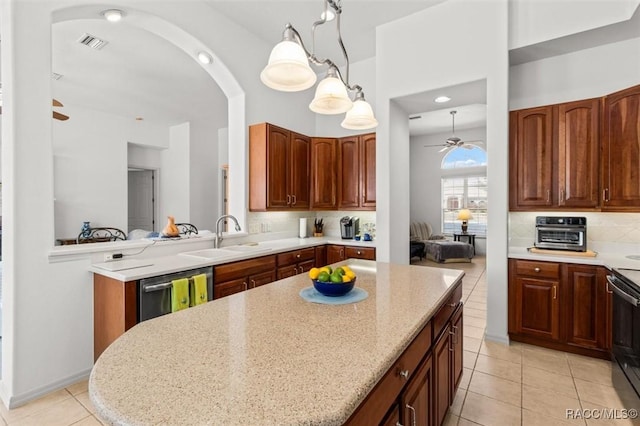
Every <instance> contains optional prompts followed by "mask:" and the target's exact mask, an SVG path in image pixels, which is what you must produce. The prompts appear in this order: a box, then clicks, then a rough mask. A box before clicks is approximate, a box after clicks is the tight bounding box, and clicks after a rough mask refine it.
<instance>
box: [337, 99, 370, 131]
mask: <svg viewBox="0 0 640 426" xmlns="http://www.w3.org/2000/svg"><path fill="white" fill-rule="evenodd" d="M341 125H342V127H344V128H345V129H350V130H366V129H373V128H375V127H377V126H378V120H376V118H375V117H374V116H373V110H372V109H371V105H369V102H367V101H365V100H364V98H363V99H357V98H356V100H355V102H354V103H353V108H351V109H350V110H349V111H347V114H346V116H345V118H344V120H343V121H342V124H341Z"/></svg>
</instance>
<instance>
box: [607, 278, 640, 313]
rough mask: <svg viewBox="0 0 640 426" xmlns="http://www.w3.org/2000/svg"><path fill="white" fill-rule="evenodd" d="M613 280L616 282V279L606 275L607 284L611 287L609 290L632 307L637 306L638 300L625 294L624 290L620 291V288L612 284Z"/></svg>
mask: <svg viewBox="0 0 640 426" xmlns="http://www.w3.org/2000/svg"><path fill="white" fill-rule="evenodd" d="M615 280H617V278H616V277H614V276H613V275H607V281H608V282H609V286H610V287H611V290H613V292H614V293H615V294H617V295H618V296H620V297H622V299H624V301H625V302H629V303H631V304H632V305H633V306H638V304H639V302H638V299H636V298H635V297H633V296H631V295H630V294H627V293H626V292H625V291H624V290H622V289H621V288H620V287H618V286H617V285H615V283H614V281H615Z"/></svg>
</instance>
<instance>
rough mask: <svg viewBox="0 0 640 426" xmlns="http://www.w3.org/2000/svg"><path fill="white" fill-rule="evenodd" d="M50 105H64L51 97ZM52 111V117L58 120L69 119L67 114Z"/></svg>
mask: <svg viewBox="0 0 640 426" xmlns="http://www.w3.org/2000/svg"><path fill="white" fill-rule="evenodd" d="M51 105H53V106H54V107H63V106H64V105H62V102H60V101H59V100H57V99H53V100H52V102H51ZM52 112H53V118H55V119H56V120H60V121H66V120H68V119H69V116H68V115H64V114H62V113H59V112H58V111H52ZM0 114H2V106H1V105H0Z"/></svg>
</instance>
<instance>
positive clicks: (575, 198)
mask: <svg viewBox="0 0 640 426" xmlns="http://www.w3.org/2000/svg"><path fill="white" fill-rule="evenodd" d="M599 123H600V99H586V100H582V101H576V102H567V103H563V104H557V105H547V106H542V107H536V108H529V109H524V110H519V111H513V112H511V114H510V120H509V126H510V162H511V165H510V178H509V181H510V208H511V210H536V209H548V208H568V207H572V208H596V207H598V205H599V175H598V167H599V162H598V161H599V140H600V138H599Z"/></svg>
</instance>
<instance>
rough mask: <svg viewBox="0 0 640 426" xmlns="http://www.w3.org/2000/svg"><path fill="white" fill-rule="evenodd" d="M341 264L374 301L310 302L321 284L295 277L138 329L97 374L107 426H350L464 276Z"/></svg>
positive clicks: (99, 406) (93, 390)
mask: <svg viewBox="0 0 640 426" xmlns="http://www.w3.org/2000/svg"><path fill="white" fill-rule="evenodd" d="M340 264H344V265H349V266H350V267H351V269H352V270H353V271H354V272H355V274H356V275H357V281H356V287H359V288H360V289H363V290H365V291H366V292H367V293H368V297H367V298H366V299H365V300H362V301H360V302H357V303H352V304H343V305H328V304H317V303H310V302H307V301H305V300H304V299H302V298H301V296H300V291H301V290H302V289H304V288H306V287H309V286H311V285H312V283H311V280H310V279H309V278H308V277H307V276H306V275H297V276H294V277H291V278H287V279H284V280H280V281H276V282H274V283H272V284H269V285H264V286H261V287H257V288H254V289H251V290H249V291H245V292H242V293H238V294H234V295H232V296H228V297H224V298H222V299H218V300H213V301H211V302H209V303H206V304H204V305H200V306H196V307H193V308H190V309H186V310H183V311H179V312H176V313H173V314H169V315H164V316H161V317H158V318H155V319H152V320H148V321H144V322H141V323H139V324H137V325H136V326H134V327H133V328H131V329H130V330H129V331H127V332H126V333H124V334H123V335H122V336H120V337H119V338H118V339H117V340H116V341H115V342H114V343H113V344H111V345H110V346H109V347H108V348H107V349H106V350H105V351H104V352H103V353H102V355H101V356H100V358H99V359H98V360H97V362H96V364H95V366H94V368H93V370H92V372H91V378H90V380H89V395H90V398H91V401H92V402H93V404H94V405H95V408H96V412H97V414H98V416H99V417H100V418H101V419H102V420H103V421H104V422H105V423H107V424H131V425H146V424H245V425H249V424H251V425H253V424H256V425H257V424H260V425H267V424H313V425H340V424H344V423H345V422H346V421H347V420H348V419H350V417H351V416H352V414H353V413H354V411H356V409H357V408H358V407H359V406H360V405H361V403H362V402H363V401H364V400H365V398H366V397H367V395H369V394H370V393H371V391H372V390H373V389H374V387H375V386H376V384H377V383H378V382H379V381H380V380H381V379H382V378H383V377H385V380H386V376H385V374H386V373H387V372H388V371H389V370H390V369H391V368H392V366H394V363H396V362H397V360H398V358H399V357H400V356H402V357H404V356H405V355H404V354H403V352H405V349H407V347H409V345H412V347H413V346H414V345H413V343H412V342H414V340H417V339H416V336H418V335H420V336H423V335H425V334H424V333H423V331H422V330H425V329H427V328H428V331H429V333H428V338H429V345H428V346H430V345H431V341H430V339H431V329H430V320H431V319H432V317H434V316H435V315H436V313H437V314H438V315H440V311H442V309H440V308H441V307H442V306H443V305H444V304H445V302H450V301H451V300H453V299H452V297H453V293H454V290H455V291H456V295H457V292H458V291H459V290H460V284H461V280H462V277H463V276H464V273H463V272H462V271H458V270H453V269H438V268H428V267H422V266H410V265H396V264H389V263H383V262H373V261H365V260H356V259H350V260H347V261H344V262H341V263H340ZM458 297H459V296H458ZM438 309H440V311H439V310H438ZM435 322H437V321H435ZM436 333H437V332H436V331H434V334H436ZM443 334H444V333H443ZM433 337H434V339H435V337H436V336H435V335H434V336H433ZM405 378H406V376H405Z"/></svg>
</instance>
